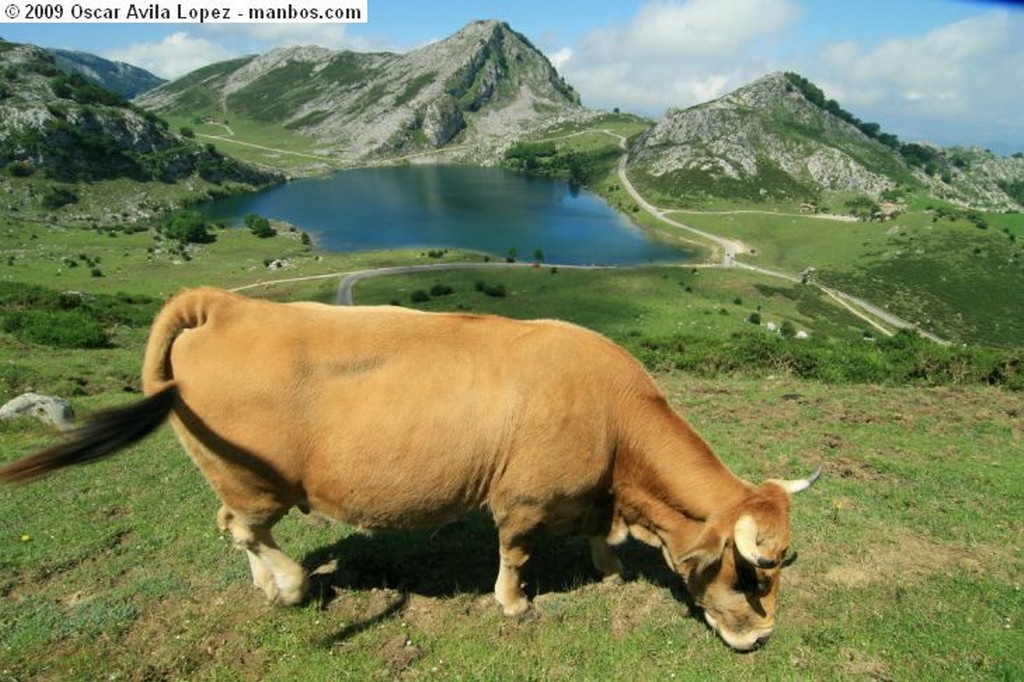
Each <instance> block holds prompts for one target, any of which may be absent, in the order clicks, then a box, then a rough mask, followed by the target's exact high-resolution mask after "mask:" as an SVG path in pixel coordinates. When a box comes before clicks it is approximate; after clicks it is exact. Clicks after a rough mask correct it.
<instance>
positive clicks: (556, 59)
mask: <svg viewBox="0 0 1024 682" xmlns="http://www.w3.org/2000/svg"><path fill="white" fill-rule="evenodd" d="M547 58H548V61H549V62H551V65H552V66H554V67H555V68H556V69H561V68H562V67H563V66H565V65H566V64H567V63H568V62H569V60H570V59H572V48H570V47H563V48H562V49H560V50H558V51H556V52H553V53H551V54H549V55H547Z"/></svg>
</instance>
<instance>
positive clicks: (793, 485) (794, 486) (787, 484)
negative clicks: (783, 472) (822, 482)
mask: <svg viewBox="0 0 1024 682" xmlns="http://www.w3.org/2000/svg"><path fill="white" fill-rule="evenodd" d="M823 466H824V465H823V464H819V465H818V468H817V469H815V470H814V473H813V474H811V475H810V476H808V477H807V478H798V479H795V480H792V481H780V480H777V479H776V480H773V481H772V483H775V484H776V485H779V486H781V487H782V489H783V490H785V491H786V492H787V493H789V494H790V495H795V494H796V493H798V492H801V491H803V490H807V489H808V488H810V487H811V486H812V485H814V482H815V481H817V480H818V478H820V477H821V468H822V467H823Z"/></svg>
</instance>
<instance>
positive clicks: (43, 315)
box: [0, 310, 110, 348]
mask: <svg viewBox="0 0 1024 682" xmlns="http://www.w3.org/2000/svg"><path fill="white" fill-rule="evenodd" d="M0 326H2V328H3V330H4V331H5V332H7V333H9V334H12V335H13V336H14V337H15V338H16V339H18V340H19V341H24V342H26V343H36V344H40V345H44V346H56V347H57V348H104V347H107V346H109V345H110V340H109V339H108V338H107V331H106V329H105V328H104V326H103V323H102V322H100V321H99V320H98V319H96V318H95V317H94V316H92V315H90V314H89V313H88V312H87V311H85V310H65V311H52V310H19V311H15V312H11V313H7V314H5V315H4V316H3V318H2V322H0Z"/></svg>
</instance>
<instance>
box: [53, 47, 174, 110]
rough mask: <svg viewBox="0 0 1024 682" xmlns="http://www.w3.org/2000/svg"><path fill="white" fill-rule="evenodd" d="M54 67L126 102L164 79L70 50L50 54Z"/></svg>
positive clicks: (159, 83) (164, 80) (123, 64)
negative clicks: (119, 96)
mask: <svg viewBox="0 0 1024 682" xmlns="http://www.w3.org/2000/svg"><path fill="white" fill-rule="evenodd" d="M49 52H50V53H51V54H52V55H53V58H54V64H56V65H57V68H58V69H60V70H61V71H62V72H63V73H66V74H68V75H71V74H75V73H77V74H79V75H80V76H82V77H83V78H85V79H86V80H87V81H89V82H90V83H95V84H96V85H99V86H100V87H103V88H105V89H107V90H110V91H111V92H116V93H117V94H119V95H121V97H124V98H125V99H132V98H133V97H137V96H138V95H141V94H142V93H144V92H146V91H147V90H152V89H153V88H155V87H157V86H160V85H163V84H164V83H166V82H167V80H166V79H164V78H160V77H159V76H155V75H153V74H152V73H150V72H149V71H146V70H145V69H140V68H139V67H137V66H132V65H131V64H125V63H124V62H114V61H110V60H109V59H103V58H102V57H97V56H96V55H94V54H89V53H88V52H77V51H73V50H49Z"/></svg>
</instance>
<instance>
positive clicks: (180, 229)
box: [164, 211, 213, 244]
mask: <svg viewBox="0 0 1024 682" xmlns="http://www.w3.org/2000/svg"><path fill="white" fill-rule="evenodd" d="M164 234H166V235H167V236H168V237H170V238H171V239H177V240H178V241H179V242H181V243H182V244H189V243H191V244H207V243H209V242H212V241H213V236H212V235H211V234H210V233H209V231H208V229H207V225H206V220H204V219H203V216H202V214H201V213H199V211H181V212H179V213H176V214H175V215H174V216H172V217H171V219H170V220H169V221H168V223H167V227H166V228H165V229H164Z"/></svg>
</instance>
